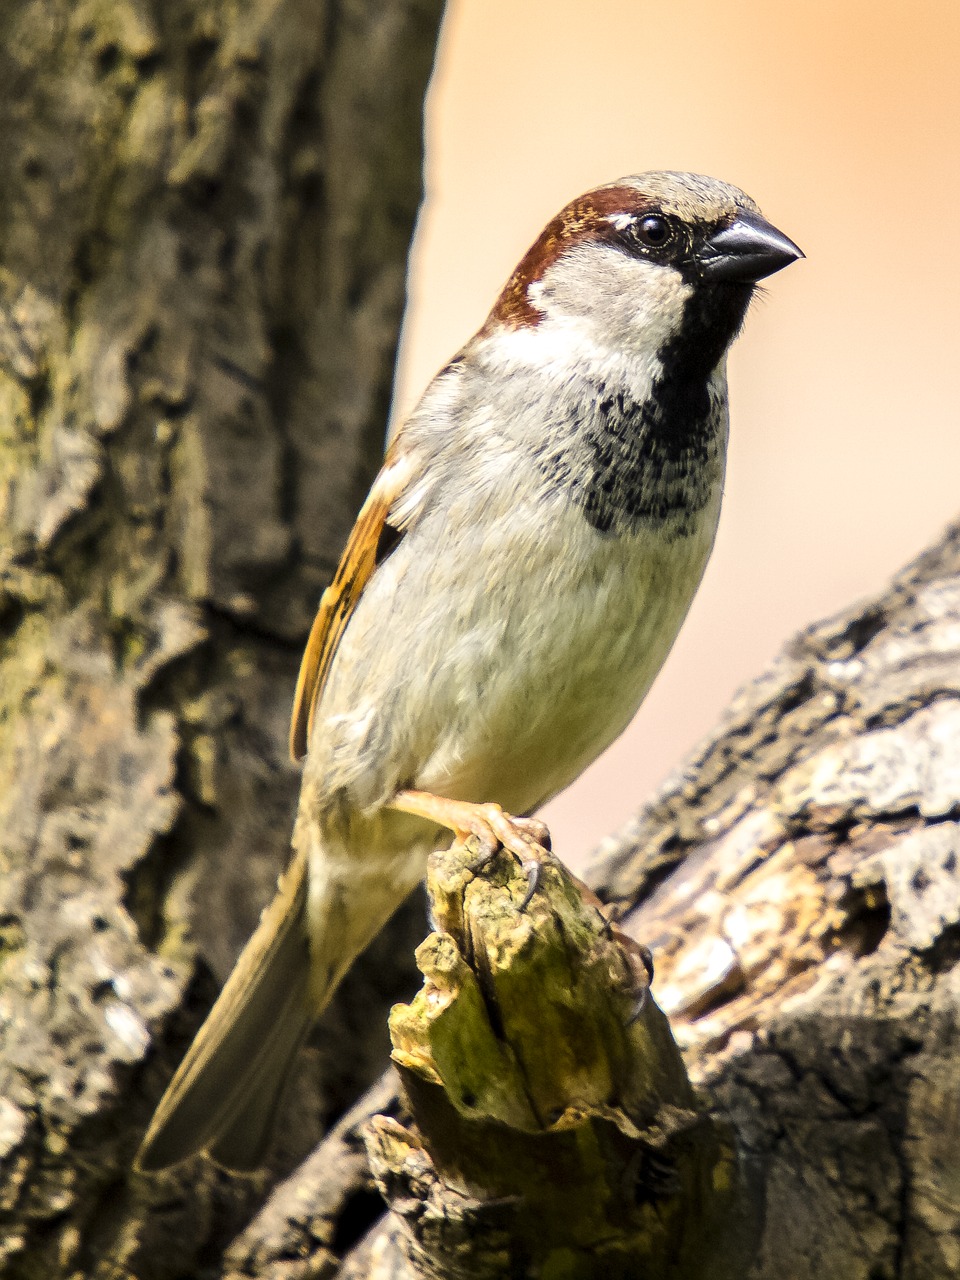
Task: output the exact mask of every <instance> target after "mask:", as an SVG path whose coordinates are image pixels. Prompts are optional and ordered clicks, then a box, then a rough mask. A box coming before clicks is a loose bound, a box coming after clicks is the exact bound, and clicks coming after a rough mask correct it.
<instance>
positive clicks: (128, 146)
mask: <svg viewBox="0 0 960 1280" xmlns="http://www.w3.org/2000/svg"><path fill="white" fill-rule="evenodd" d="M441 8H442V5H441V0H376V2H374V0H327V2H324V0H241V3H239V4H228V3H226V2H221V0H209V2H205V3H203V4H200V3H197V2H196V0H163V3H161V2H160V0H154V2H150V0H148V3H145V4H144V3H140V2H139V0H78V2H77V3H70V4H65V3H62V2H61V3H57V0H24V2H23V3H20V4H13V5H6V6H4V7H3V8H2V10H0V114H2V121H3V128H2V137H3V147H2V149H0V166H2V176H0V506H2V522H0V671H2V676H3V679H2V684H0V776H2V778H3V786H2V790H0V866H2V878H0V966H2V967H0V1027H2V1033H0V1273H2V1274H3V1275H4V1276H24V1277H34V1276H36V1277H43V1278H44V1280H49V1278H51V1277H58V1276H68V1275H69V1276H80V1275H83V1276H86V1275H97V1276H99V1275H104V1276H106V1275H111V1276H112V1275H117V1274H136V1275H138V1276H142V1277H148V1276H157V1277H161V1276H164V1277H165V1276H174V1275H176V1276H185V1275H189V1274H194V1273H195V1272H196V1269H197V1268H198V1266H199V1265H200V1261H201V1260H203V1261H204V1262H205V1264H206V1265H210V1262H211V1260H215V1259H216V1258H217V1257H218V1256H219V1253H220V1251H221V1249H222V1247H223V1243H224V1242H225V1241H227V1240H229V1239H230V1238H231V1236H232V1235H233V1234H234V1233H235V1231H236V1230H237V1229H238V1227H239V1226H240V1225H241V1224H242V1223H243V1222H244V1221H245V1220H246V1219H247V1218H248V1217H249V1213H250V1211H251V1206H252V1205H254V1204H256V1203H257V1202H258V1201H259V1199H262V1196H263V1194H264V1191H265V1189H266V1187H267V1186H269V1185H270V1183H271V1182H272V1181H273V1180H275V1178H276V1176H277V1174H278V1172H282V1171H283V1170H286V1169H289V1168H290V1167H291V1166H292V1164H294V1163H295V1162H296V1161H297V1160H298V1159H299V1158H301V1157H302V1156H303V1154H305V1152H306V1151H307V1150H309V1148H310V1147H311V1145H312V1144H313V1141H314V1140H315V1139H316V1137H317V1136H319V1134H320V1132H321V1131H322V1128H323V1127H324V1126H325V1125H326V1123H327V1121H328V1120H329V1119H330V1118H331V1117H335V1116H336V1115H337V1114H338V1113H339V1112H340V1111H342V1110H343V1108H344V1107H345V1106H346V1105H347V1104H348V1103H349V1101H350V1100H351V1099H352V1098H353V1097H355V1096H356V1093H357V1091H358V1090H360V1089H362V1088H364V1087H366V1085H368V1084H369V1083H370V1081H371V1080H372V1079H373V1078H374V1076H375V1075H376V1074H377V1073H378V1072H379V1071H380V1070H382V1062H383V1057H384V1054H385V1051H386V1044H387V1041H386V1033H385V1030H384V1026H385V1021H386V1009H387V1008H388V1007H389V1005H390V1003H392V1001H393V1000H394V999H395V998H396V997H397V995H398V994H401V993H403V992H404V991H407V990H412V985H411V984H412V973H413V970H412V961H411V960H407V959H406V958H407V957H412V950H413V946H414V944H415V942H416V941H417V940H418V939H419V937H420V936H421V934H422V926H421V925H420V924H419V923H417V919H418V915H419V916H420V918H421V919H422V908H421V910H420V912H418V911H416V910H410V911H408V913H407V914H406V916H405V917H403V918H401V919H400V920H399V921H397V922H395V925H394V929H393V933H392V936H391V937H387V938H385V939H384V940H383V941H382V943H381V944H380V950H379V959H381V960H382V959H383V958H384V957H386V956H390V957H393V956H394V955H396V956H398V957H400V960H399V961H398V962H396V963H393V962H392V961H391V963H389V964H387V963H379V962H378V957H377V956H376V955H375V956H374V957H373V962H372V963H370V962H369V961H368V963H367V964H366V965H365V966H361V967H360V969H359V970H358V972H357V973H356V974H355V975H353V977H352V979H351V982H350V983H349V984H348V986H347V988H346V989H345V991H344V994H343V998H342V999H341V1000H340V1002H339V1003H338V1004H337V1006H336V1008H334V1009H333V1010H332V1011H331V1014H330V1017H329V1019H328V1021H327V1023H326V1028H325V1037H326V1038H325V1041H324V1043H325V1044H335V1043H336V1042H337V1040H338V1038H339V1039H340V1040H341V1042H342V1043H349V1044H350V1046H351V1051H350V1053H349V1055H346V1054H340V1053H334V1052H332V1051H331V1050H330V1049H329V1048H328V1049H326V1051H324V1052H321V1053H320V1055H319V1058H318V1055H317V1052H316V1051H314V1053H313V1058H314V1059H315V1060H314V1061H313V1062H307V1063H305V1066H304V1069H303V1071H302V1073H301V1079H300V1082H299V1090H298V1104H299V1105H298V1109H297V1115H296V1117H295V1119H294V1120H293V1121H292V1122H290V1123H288V1124H287V1127H286V1137H285V1141H284V1142H283V1143H281V1144H280V1147H279V1149H278V1153H277V1156H276V1160H275V1165H274V1168H273V1169H272V1170H269V1171H267V1172H265V1174H264V1175H263V1177H262V1178H260V1179H255V1180H249V1179H247V1180H231V1179H228V1178H226V1177H224V1176H222V1175H218V1174H216V1173H214V1172H212V1171H210V1170H197V1169H193V1170H191V1171H190V1174H189V1178H186V1177H183V1176H179V1177H178V1176H177V1175H171V1176H170V1177H169V1178H167V1179H159V1180H149V1179H137V1180H133V1181H131V1180H130V1178H129V1168H130V1161H131V1158H132V1155H133V1152H134V1150H135V1148H136V1145H137V1141H138V1136H139V1134H140V1132H141V1131H142V1129H143V1127H144V1125H145V1124H146V1121H147V1119H148V1117H149V1114H150V1111H151V1109H152V1107H153V1105H154V1104H155V1102H156V1100H157V1097H158V1095H159V1092H160V1091H161V1089H162V1086H163V1082H164V1080H165V1079H166V1078H168V1076H169V1074H170V1072H171V1070H172V1067H173V1065H174V1064H175V1062H176V1061H177V1059H178V1058H179V1056H180V1054H181V1053H182V1051H183V1049H184V1047H185V1045H186V1043H187V1042H188V1040H189V1038H190V1036H191V1035H192V1033H193V1031H194V1030H195V1029H196V1027H197V1025H198V1023H199V1021H200V1020H201V1018H202V1016H203V1012H204V1010H205V1009H206V1008H208V1007H209V1004H210V1002H211V1000H212V998H213V995H214V992H215V982H214V980H213V978H212V977H211V971H212V974H213V975H214V977H215V978H216V979H222V978H223V976H224V975H225V974H226V972H227V971H228V969H229V967H230V965H231V964H232V962H233V960H234V958H235V956H236V954H237V951H238V949H239V947H240V945H241V944H242V942H243V941H244V939H245V938H246V937H247V935H248V934H249V932H250V931H251V928H252V926H253V924H254V922H255V920H256V916H257V912H258V911H259V909H260V907H261V906H262V905H263V903H264V902H265V901H266V900H267V899H268V898H269V896H270V894H271V893H272V890H273V884H274V880H275V878H276V875H277V872H278V870H279V869H280V868H281V867H282V865H283V864H284V862H285V861H286V859H287V856H288V849H289V835H290V829H291V823H292V815H293V808H294V802H295V796H296V790H297V784H298V778H297V773H296V771H295V770H294V769H293V768H292V766H290V765H289V764H288V762H287V759H286V729H287V717H288V714H289V708H290V701H291V696H292V689H293V686H294V682H295V679H296V672H297V667H298V663H299V657H300V652H301V649H302V643H303V640H304V637H305V635H306V632H307V630H308V628H309V624H310V622H311V620H312V615H313V611H314V608H315V606H316V603H317V601H318V598H319V595H320V592H321V590H322V588H323V586H324V585H325V582H326V580H327V578H328V577H329V574H330V572H331V568H332V566H333V564H334V562H335V558H336V555H337V553H338V550H339V546H340V544H341V543H342V541H343V539H344V537H345V534H346V531H347V530H348V528H349V525H350V521H351V519H352V516H353V513H354V511H355V509H356V507H357V505H358V503H359V501H360V499H361V498H362V495H363V493H364V492H365V490H366V488H367V485H368V484H369V482H370V480H371V478H372V476H373V474H374V472H375V470H376V467H377V464H378V461H379V457H380V454H381V451H382V439H383V433H384V428H385V422H386V416H387V407H388V404H389V400H390V393H391V384H392V373H393V362H394V355H395V348H396V340H397V332H398V326H399V321H400V316H401V311H402V305H403V298H404V279H405V266H406V255H407V248H408V244H409V239H410V234H411V230H412V226H413V220H414V217H415V213H416V209H417V205H418V202H419V199H420V190H421V188H420V182H421V179H420V173H421V145H422V144H421V138H422V103H423V96H424V91H425V86H426V81H427V78H428V76H429V73H430V69H431V64H432V58H433V51H434V47H435V42H436V35H437V29H438V24H439V20H440V16H441ZM358 1006H360V1007H362V1008H363V1010H364V1013H363V1016H362V1017H360V1016H358V1015H357V1014H356V1012H355V1010H356V1009H357V1007H358ZM309 1056H310V1055H309V1054H307V1055H305V1058H307V1057H309Z"/></svg>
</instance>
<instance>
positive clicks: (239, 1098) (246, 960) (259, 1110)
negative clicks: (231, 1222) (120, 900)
mask: <svg viewBox="0 0 960 1280" xmlns="http://www.w3.org/2000/svg"><path fill="white" fill-rule="evenodd" d="M315 1000H316V992H315V991H313V990H311V964H310V945H309V933H308V928H307V860H306V857H305V855H303V854H297V856H296V857H295V858H294V860H293V862H292V864H291V866H290V868H289V869H288V870H287V872H286V873H285V874H284V875H283V876H282V877H281V879H280V884H279V886H278V890H277V895H276V897H275V898H274V900H273V902H272V903H271V904H270V906H269V907H267V909H266V910H265V911H264V913H263V915H262V916H261V918H260V923H259V925H258V926H257V929H256V931H255V933H254V934H253V937H252V938H251V939H250V941H249V942H248V943H247V946H246V947H245V949H244V951H243V953H242V955H241V956H240V959H239V961H238V963H237V967H236V968H235V969H234V971H233V973H232V974H231V975H230V977H229V979H228V980H227V983H226V986H225V987H224V988H223V991H222V992H221V993H220V997H219V999H218V1000H217V1002H216V1004H215V1005H214V1007H213V1009H212V1010H211V1012H210V1016H209V1017H208V1018H207V1021H206V1022H205V1023H204V1024H203V1026H202V1027H201V1028H200V1032H199V1034H198V1035H197V1038H196V1039H195V1040H194V1042H193V1044H192V1045H191V1046H190V1049H189V1050H188V1052H187V1055H186V1057H185V1058H184V1060H183V1062H181V1064H180V1067H179V1069H178V1071H177V1073H176V1075H175V1076H174V1077H173V1079H172V1080H171V1082H170V1085H169V1087H168V1088H167V1091H166V1093H165V1094H164V1095H163V1098H162V1099H161V1101H160V1105H159V1107H158V1108H157V1111H156V1114H155V1115H154V1117H153V1120H152V1121H151V1123H150V1128H149V1129H148V1130H147V1134H146V1137H145V1138H144V1140H143V1143H142V1145H141V1147H140V1150H139V1152H138V1153H137V1159H136V1165H137V1167H138V1168H139V1169H144V1170H155V1169H165V1168H167V1167H168V1166H169V1165H173V1164H177V1163H178V1162H179V1161H181V1160H185V1159H187V1157H188V1156H192V1155H194V1154H195V1153H196V1152H198V1151H206V1152H208V1153H209V1154H210V1155H211V1156H212V1157H213V1159H214V1160H216V1161H217V1162H218V1163H219V1164H222V1165H225V1166H226V1167H227V1168H229V1169H238V1170H249V1169H255V1168H256V1167H257V1166H258V1164H260V1163H261V1161H262V1158H263V1154H264V1151H265V1149H266V1146H267V1143H268V1141H269V1139H270V1132H271V1129H272V1126H273V1120H274V1116H275V1115H276V1112H277V1107H278V1106H279V1103H280V1099H281V1097H282V1095H283V1088H284V1085H285V1083H286V1080H287V1076H288V1075H289V1072H290V1067H291V1065H292V1063H293V1060H294V1058H295V1056H296V1052H297V1049H298V1048H299V1047H300V1045H301V1044H302V1042H303V1040H304V1037H305V1036H306V1034H307V1031H308V1030H309V1028H310V1024H311V1022H312V1021H313V1019H314V1018H315V1017H316V1016H317V1012H318V1010H317V1007H316V1003H315Z"/></svg>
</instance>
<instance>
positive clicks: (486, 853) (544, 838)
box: [390, 791, 550, 911]
mask: <svg viewBox="0 0 960 1280" xmlns="http://www.w3.org/2000/svg"><path fill="white" fill-rule="evenodd" d="M390 807H391V808H392V809H399V810H400V811H401V812H402V813H413V814H416V815H417V816H418V817H420V818H429V819H430V821H431V822H436V823H437V824H438V825H439V826H441V827H446V828H448V830H450V831H452V832H453V833H454V835H455V836H456V837H457V839H458V840H465V839H467V838H468V837H470V836H472V837H473V838H474V839H475V840H476V841H477V842H478V844H479V851H478V854H477V859H476V862H475V863H474V868H475V869H476V870H477V871H482V870H483V868H484V867H486V866H487V864H488V863H489V862H490V860H491V859H492V858H493V857H494V855H495V854H496V852H497V850H498V849H501V848H503V849H506V850H507V851H508V852H509V853H512V854H513V856H514V857H515V858H516V859H517V861H518V862H519V863H520V866H521V868H522V869H523V871H524V873H525V875H526V877H527V891H526V893H525V894H524V896H523V902H522V903H521V904H520V910H521V911H523V910H525V909H526V907H527V905H528V904H529V902H530V899H531V898H532V897H533V895H534V894H535V893H536V891H537V886H538V885H539V884H540V876H541V872H542V869H543V866H544V864H545V863H547V862H549V861H550V832H549V831H548V830H547V827H546V825H545V824H544V823H542V822H539V821H538V820H537V819H536V818H515V817H513V815H512V814H509V813H504V811H503V809H502V808H501V807H500V805H498V804H492V803H486V804H471V803H470V802H469V801H466V800H449V799H447V798H446V797H445V796H434V795H431V794H430V793H429V792H426V791H398V792H397V794H396V795H395V796H394V798H393V800H392V801H391V804H390Z"/></svg>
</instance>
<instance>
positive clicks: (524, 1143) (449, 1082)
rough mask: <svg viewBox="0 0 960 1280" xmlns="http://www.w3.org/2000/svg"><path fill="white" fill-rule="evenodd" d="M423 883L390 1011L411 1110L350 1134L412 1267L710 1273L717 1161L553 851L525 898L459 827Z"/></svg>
mask: <svg viewBox="0 0 960 1280" xmlns="http://www.w3.org/2000/svg"><path fill="white" fill-rule="evenodd" d="M427 886H428V892H429V895H430V899H431V904H432V912H433V920H434V924H435V927H436V932H434V933H432V934H431V935H430V936H429V937H428V938H427V939H426V941H425V942H424V943H423V944H422V945H421V946H420V948H419V950H418V952H417V963H418V966H419V968H420V970H421V972H422V973H423V975H424V985H423V988H422V989H421V991H420V992H419V993H418V994H417V996H416V998H415V999H414V1000H413V1002H412V1003H411V1004H409V1005H397V1006H396V1007H395V1008H394V1010H393V1013H392V1015H391V1020H390V1033H391V1040H392V1044H393V1059H394V1062H395V1063H396V1065H397V1068H398V1070H399V1073H400V1077H401V1080H402V1082H403V1088H404V1093H405V1096H406V1101H407V1104H408V1106H409V1112H410V1116H411V1121H410V1123H408V1124H406V1125H402V1124H400V1123H398V1122H397V1121H396V1120H395V1119H392V1118H387V1117H383V1116H379V1117H377V1118H376V1119H375V1120H374V1121H373V1123H372V1125H371V1126H370V1130H369V1133H368V1139H367V1145H368V1152H369V1156H370V1160H371V1165H372V1168H373V1173H374V1176H375V1177H376V1179H377V1182H378V1184H379V1185H380V1187H381V1190H382V1191H383V1194H384V1195H385V1196H386V1198H387V1200H388V1202H389V1204H390V1206H391V1208H392V1209H393V1210H394V1212H395V1213H396V1215H397V1216H398V1218H399V1220H400V1222H401V1223H402V1232H401V1240H402V1243H403V1249H404V1251H405V1253H406V1254H407V1257H408V1260H409V1262H410V1264H411V1265H412V1267H413V1268H414V1270H415V1272H417V1273H419V1274H423V1275H427V1276H443V1277H445V1278H449V1277H485V1276H491V1277H492V1276H498V1277H503V1276H527V1275H529V1276H538V1277H545V1278H547V1277H549V1278H550V1280H554V1278H559V1277H564V1278H565V1280H566V1278H568V1277H569V1278H570V1280H573V1278H574V1277H576V1278H580V1277H592V1276H599V1275H603V1276H604V1277H606V1278H607V1280H610V1278H611V1277H619V1276H624V1277H626V1276H630V1277H634V1278H635V1277H638V1276H651V1277H653V1276H655V1277H658V1280H665V1278H666V1277H671V1278H673V1277H676V1278H680V1277H694V1276H704V1275H707V1274H711V1275H712V1274H713V1273H712V1272H709V1271H708V1267H709V1259H707V1258H705V1256H704V1249H703V1242H704V1241H705V1240H709V1239H710V1238H711V1237H713V1236H714V1235H715V1234H717V1233H719V1232H721V1231H723V1230H725V1229H726V1227H727V1226H728V1225H729V1224H730V1223H731V1222H732V1221H733V1220H735V1219H736V1218H737V1212H736V1204H737V1202H738V1200H739V1197H738V1195H737V1190H738V1179H737V1174H736V1164H735V1161H734V1158H733V1154H732V1150H731V1148H730V1145H729V1143H728V1141H727V1140H726V1139H725V1137H724V1136H723V1134H722V1133H721V1131H720V1130H719V1129H718V1128H717V1127H716V1126H715V1125H714V1124H713V1123H712V1122H711V1121H710V1120H709V1119H708V1118H707V1117H706V1116H705V1115H703V1114H702V1112H701V1111H700V1110H699V1109H698V1106H697V1102H696V1099H695V1097H694V1093H693V1090H692V1088H691V1085H690V1082H689V1080H688V1078H687V1074H686V1071H685V1069H684V1066H683V1062H682V1060H681V1058H680V1054H679V1051H678V1049H677V1047H676V1044H675V1043H674V1040H673V1037H672V1035H671V1033H670V1028H669V1025H668V1023H667V1020H666V1018H665V1017H664V1015H663V1014H662V1013H661V1011H660V1010H659V1008H658V1007H657V1005H656V1002H655V1000H654V999H653V997H652V995H651V994H650V993H649V991H648V983H649V980H648V975H647V971H646V968H645V966H644V964H643V960H642V955H641V952H640V949H639V948H638V947H637V946H636V944H635V943H632V942H631V941H630V940H629V939H628V938H627V937H626V936H625V935H624V934H622V933H621V932H620V931H619V930H618V929H616V928H615V927H613V926H611V924H610V923H609V922H608V921H607V919H606V918H605V917H604V915H603V913H602V911H601V910H600V907H599V904H598V903H597V901H596V899H594V898H593V896H592V895H591V894H590V893H589V891H587V890H585V888H584V886H583V885H582V884H580V882H579V881H577V880H576V879H575V878H574V877H572V876H571V875H570V874H569V873H568V872H567V871H566V870H565V869H564V868H563V867H562V866H561V865H560V864H559V863H558V862H551V863H550V864H549V865H547V866H546V867H545V868H544V871H543V875H542V878H541V884H540V887H539V889H538V890H537V892H536V894H535V895H534V896H533V898H532V900H531V901H530V903H529V904H528V905H527V906H526V907H525V908H523V907H522V903H523V899H524V894H525V891H526V877H525V875H524V873H523V871H522V869H521V868H520V867H519V866H518V865H517V863H516V862H515V860H514V859H513V858H512V857H511V856H510V855H508V854H505V853H501V854H500V855H499V856H498V857H497V859H496V860H495V862H494V863H493V864H492V865H491V866H490V867H488V868H486V869H484V870H483V871H482V872H479V871H477V869H476V854H475V851H474V850H472V849H471V848H470V846H469V842H468V843H467V844H466V845H455V846H454V847H453V848H452V849H450V850H448V851H446V852H444V853H440V854H437V855H435V856H434V858H433V859H432V860H431V864H430V868H429V872H428V881H427ZM693 1241H696V1242H697V1245H696V1250H695V1251H694V1250H693V1249H692V1248H691V1247H690V1245H689V1244H688V1243H687V1242H693Z"/></svg>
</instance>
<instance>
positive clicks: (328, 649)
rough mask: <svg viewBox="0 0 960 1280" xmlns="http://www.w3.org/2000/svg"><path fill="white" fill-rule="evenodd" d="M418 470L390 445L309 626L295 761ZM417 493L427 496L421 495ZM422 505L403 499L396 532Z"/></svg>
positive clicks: (294, 721) (293, 743)
mask: <svg viewBox="0 0 960 1280" xmlns="http://www.w3.org/2000/svg"><path fill="white" fill-rule="evenodd" d="M413 471H414V467H413V464H412V460H411V459H410V458H409V457H408V456H405V455H404V454H403V453H401V452H400V450H399V449H397V448H391V449H390V451H389V452H388V454H387V457H386V460H385V462H384V464H383V467H382V469H381V471H380V474H379V475H378V476H377V478H376V480H375V481H374V482H373V487H372V488H371V490H370V493H369V496H368V497H367V500H366V502H365V503H364V504H363V506H362V508H361V509H360V514H359V515H358V516H357V521H356V524H355V525H354V526H353V530H352V532H351V534H350V537H349V538H348V539H347V545H346V548H345V549H344V552H343V555H342V557H341V559H340V563H339V565H338V566H337V572H336V573H335V574H334V576H333V581H332V582H331V583H330V586H329V587H327V589H326V591H325V592H324V593H323V595H322V597H321V599H320V607H319V609H318V610H317V616H316V618H315V619H314V621H313V626H312V627H311V629H310V638H309V640H308V641H307V648H306V651H305V653H304V655H303V661H302V662H301V664H300V675H299V677H298V679H297V690H296V693H295V694H294V699H293V715H292V717H291V721H290V755H291V756H292V757H293V759H294V760H301V759H302V758H303V757H304V756H305V755H306V752H307V744H308V743H309V741H310V730H311V729H312V728H313V720H314V716H315V715H316V709H317V704H318V702H319V700H320V695H321V694H322V692H323V687H324V685H325V684H326V680H327V676H328V675H329V673H330V667H331V665H332V663H333V659H334V655H335V654H336V652H337V646H338V645H339V643H340V639H341V637H342V635H343V633H344V631H345V630H346V627H347V623H348V622H349V621H350V618H351V616H352V614H353V611H354V609H355V608H356V607H357V603H358V602H359V600H360V597H361V596H362V594H363V591H364V588H365V587H366V585H367V583H368V582H369V581H370V579H371V577H372V576H373V572H374V570H375V569H376V567H377V564H378V548H379V547H380V545H381V538H382V536H383V533H384V529H385V527H386V525H387V520H388V517H389V516H390V514H391V510H392V509H393V508H394V507H396V506H397V505H398V503H399V502H400V500H401V498H402V497H404V496H405V491H406V490H407V486H408V484H409V482H410V480H411V479H412V476H413ZM417 488H420V486H417ZM417 496H418V498H420V499H421V500H422V496H423V495H422V494H420V495H417ZM420 505H421V502H420V501H418V502H416V503H415V504H411V503H409V502H407V501H406V500H404V501H403V504H402V507H403V518H402V521H398V522H394V521H392V520H391V522H390V525H391V528H392V529H395V530H396V532H397V533H402V532H403V531H404V530H405V529H406V528H407V526H408V525H409V523H410V519H411V517H412V515H413V514H414V512H413V506H416V507H419V506H420ZM390 545H391V546H393V545H395V541H391V544H390Z"/></svg>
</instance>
